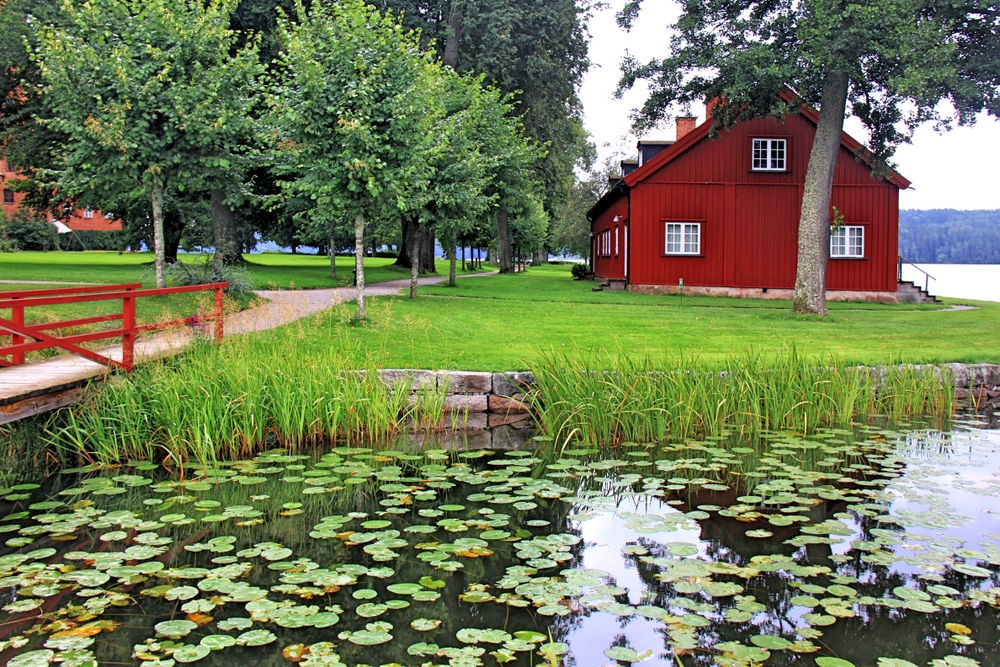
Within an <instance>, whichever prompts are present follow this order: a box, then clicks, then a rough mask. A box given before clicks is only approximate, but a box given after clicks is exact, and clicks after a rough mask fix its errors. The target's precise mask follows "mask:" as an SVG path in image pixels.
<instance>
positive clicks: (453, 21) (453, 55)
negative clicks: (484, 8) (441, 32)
mask: <svg viewBox="0 0 1000 667" xmlns="http://www.w3.org/2000/svg"><path fill="white" fill-rule="evenodd" d="M464 3H465V0H452V2H451V11H450V12H449V14H448V37H447V38H446V39H445V42H444V56H443V57H442V58H441V60H442V61H443V62H444V64H445V65H448V66H449V67H451V68H452V69H454V70H457V69H458V46H459V44H460V43H461V42H462V37H464V36H465V28H464V27H462V21H463V20H464V18H465V8H464V7H463V4H464Z"/></svg>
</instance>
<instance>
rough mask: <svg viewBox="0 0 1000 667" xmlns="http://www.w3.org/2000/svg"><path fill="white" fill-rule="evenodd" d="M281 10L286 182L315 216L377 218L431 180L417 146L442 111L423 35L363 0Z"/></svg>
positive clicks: (280, 111)
mask: <svg viewBox="0 0 1000 667" xmlns="http://www.w3.org/2000/svg"><path fill="white" fill-rule="evenodd" d="M294 18H295V20H294V21H292V20H291V19H290V18H287V17H285V18H281V19H279V30H280V31H281V35H282V43H283V50H282V54H281V56H280V64H281V68H282V69H281V73H280V79H276V80H275V81H274V82H273V86H272V90H271V96H272V97H271V110H272V117H271V122H272V123H273V125H274V127H275V128H276V129H277V135H276V137H275V139H276V146H277V150H278V162H279V165H280V167H279V168H280V169H281V170H282V171H283V172H284V173H285V175H286V178H285V180H282V181H280V185H281V187H282V188H283V189H284V191H285V193H286V194H287V195H289V196H301V197H304V198H305V199H307V200H310V201H311V208H310V214H311V215H316V216H324V218H326V217H328V216H330V215H348V216H351V217H353V216H354V215H355V214H357V213H361V214H362V215H364V216H365V217H372V218H379V217H382V216H386V215H391V214H393V213H394V212H395V213H396V214H397V215H398V212H400V211H405V210H407V208H408V206H409V203H410V202H409V199H410V197H412V196H413V192H414V191H415V190H419V189H420V188H422V187H426V177H425V175H424V173H423V169H422V167H423V165H422V164H421V162H420V160H419V159H418V156H419V155H420V149H421V147H422V144H423V142H424V141H426V137H427V131H428V130H429V129H430V126H429V123H431V122H433V121H434V119H435V116H436V115H437V114H438V109H436V108H435V107H434V103H433V101H432V100H431V99H430V96H429V94H428V93H429V92H430V87H431V85H432V81H433V75H434V73H433V70H432V66H431V62H430V60H429V59H428V57H427V56H426V55H424V54H421V53H420V51H419V47H418V43H417V36H416V35H413V34H410V33H407V32H405V31H404V30H403V29H402V28H401V27H399V26H398V25H397V24H396V23H395V22H394V20H393V18H392V17H391V16H383V15H381V14H379V13H378V12H376V11H373V10H371V9H370V8H368V7H367V6H366V5H364V4H363V3H362V2H360V1H357V0H351V1H349V2H345V3H338V4H335V5H324V4H321V3H315V4H313V5H312V6H311V8H310V9H309V10H308V11H307V10H306V9H305V7H303V6H302V5H301V4H299V5H297V7H296V14H295V17H294Z"/></svg>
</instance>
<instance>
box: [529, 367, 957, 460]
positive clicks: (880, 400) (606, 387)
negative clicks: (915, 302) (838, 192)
mask: <svg viewBox="0 0 1000 667" xmlns="http://www.w3.org/2000/svg"><path fill="white" fill-rule="evenodd" d="M534 372H535V377H536V379H537V382H538V386H537V389H536V390H535V391H534V392H533V394H532V395H531V400H532V402H533V404H534V406H535V411H536V414H537V416H538V420H539V423H540V426H541V427H542V429H543V430H544V431H545V432H546V433H548V434H550V435H553V436H555V438H556V440H557V441H558V440H561V439H578V440H582V441H584V442H586V443H589V444H594V445H604V444H617V443H620V442H629V441H631V442H663V441H668V440H683V439H688V438H700V437H706V436H722V435H724V434H736V435H740V436H744V437H749V438H753V437H756V436H758V435H759V434H760V433H761V432H763V431H767V430H791V431H795V432H799V433H804V434H805V433H809V432H811V431H814V430H815V429H817V428H820V427H825V426H832V425H849V424H850V423H851V421H852V420H855V419H863V418H867V417H869V416H876V415H881V416H886V417H888V418H891V419H898V418H901V417H906V416H912V415H926V414H937V415H950V414H951V413H952V411H953V409H954V406H955V400H954V391H953V388H952V383H951V382H950V381H949V378H947V377H944V378H942V377H940V376H939V375H937V374H936V373H935V370H934V369H933V368H932V367H916V366H905V365H901V366H884V367H879V368H866V367H860V366H849V365H846V364H845V363H843V362H841V361H839V360H837V359H832V358H831V359H826V360H817V359H810V358H807V357H805V356H803V355H801V354H800V353H798V352H797V351H796V350H794V349H792V350H786V351H783V352H780V353H777V354H773V355H763V354H760V353H757V352H752V351H751V352H747V353H745V354H742V355H739V356H734V357H731V358H729V359H728V360H726V361H724V362H721V363H706V362H701V361H693V362H692V361H685V360H677V361H670V362H656V361H653V360H652V359H650V358H649V357H638V358H637V357H634V356H629V355H615V356H611V355H608V354H597V355H583V354H581V353H579V352H569V353H564V354H559V355H556V354H549V355H546V356H545V357H544V358H543V360H542V361H541V362H540V363H539V364H537V366H536V367H535V369H534Z"/></svg>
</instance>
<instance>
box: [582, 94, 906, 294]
mask: <svg viewBox="0 0 1000 667" xmlns="http://www.w3.org/2000/svg"><path fill="white" fill-rule="evenodd" d="M816 120H817V116H816V114H815V112H814V111H812V110H811V109H803V112H802V113H801V114H797V115H790V116H788V117H786V118H785V119H784V120H777V119H772V118H762V119H756V120H752V121H747V122H743V123H740V124H738V125H736V126H735V127H733V128H732V129H730V130H724V131H723V132H721V133H720V135H719V137H718V138H717V139H715V140H713V139H710V138H709V137H708V134H709V130H710V123H703V124H702V125H700V126H697V127H696V128H695V129H693V130H691V131H690V132H689V133H687V134H685V135H684V136H682V137H680V138H679V139H678V141H677V142H676V143H674V144H673V145H672V146H670V147H669V148H667V149H665V150H663V151H662V152H661V153H659V154H658V155H656V156H655V157H653V158H651V159H650V160H649V161H648V162H646V163H644V164H643V165H642V166H641V167H639V168H638V169H637V170H635V171H634V172H632V173H630V174H628V175H627V176H625V177H624V179H623V181H622V183H621V184H620V185H618V186H617V187H615V188H613V189H612V190H611V191H610V192H608V193H607V194H606V195H605V196H604V197H602V199H601V201H599V202H598V203H597V204H596V205H595V206H594V208H592V209H591V211H590V213H589V214H588V216H589V217H590V219H591V230H592V234H593V237H594V244H593V250H594V252H593V254H592V256H593V260H592V268H593V270H594V272H595V274H596V275H597V276H599V277H601V278H606V279H610V280H614V281H622V283H624V284H627V286H628V288H629V289H630V290H633V291H640V292H672V291H676V290H677V289H679V285H680V284H681V282H682V281H683V285H684V291H685V292H686V293H702V294H724V295H730V296H751V297H762V298H791V295H792V289H793V288H794V282H795V265H796V258H797V253H798V242H797V239H798V222H799V211H800V207H801V201H802V190H803V184H804V182H805V174H806V167H807V164H808V160H809V152H810V150H811V148H812V142H813V139H814V137H815V133H816ZM860 147H861V145H860V144H859V143H858V142H857V141H855V140H854V139H853V138H851V137H850V136H848V135H847V134H844V137H843V139H842V142H841V150H840V155H839V156H838V160H837V168H836V172H835V176H834V191H833V198H832V202H831V203H832V206H834V207H836V209H837V211H838V212H839V213H840V215H841V216H842V224H841V225H838V227H837V228H836V229H835V230H834V239H833V241H832V242H831V259H830V264H829V269H828V274H827V287H828V290H829V293H828V298H830V299H869V300H879V301H894V300H895V292H896V286H897V272H896V271H897V261H898V255H897V250H898V220H899V190H900V189H901V188H906V187H909V185H910V183H909V181H907V180H906V179H905V178H903V177H902V176H900V175H898V174H892V176H891V178H890V179H889V180H877V179H874V178H872V176H871V169H870V168H869V167H868V166H867V165H864V164H862V163H860V162H858V161H857V159H856V158H855V151H857V150H858V149H859V148H860ZM615 218H617V220H615ZM616 224H617V225H618V226H619V228H620V229H619V231H618V234H620V237H621V239H622V241H623V242H624V244H625V247H624V248H621V247H620V246H619V253H618V256H617V257H616V256H614V254H612V255H608V254H607V253H606V252H603V251H606V248H607V246H606V243H604V242H603V241H602V238H606V237H607V234H608V230H611V233H612V234H614V233H615V232H614V229H615V226H616ZM612 250H613V249H612Z"/></svg>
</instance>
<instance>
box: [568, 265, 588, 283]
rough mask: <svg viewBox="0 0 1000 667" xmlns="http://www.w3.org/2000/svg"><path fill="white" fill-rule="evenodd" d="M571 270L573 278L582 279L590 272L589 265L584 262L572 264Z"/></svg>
mask: <svg viewBox="0 0 1000 667" xmlns="http://www.w3.org/2000/svg"><path fill="white" fill-rule="evenodd" d="M572 272H573V280H583V279H584V278H586V277H587V274H588V273H590V267H589V266H587V265H586V264H574V265H573V269H572Z"/></svg>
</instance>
